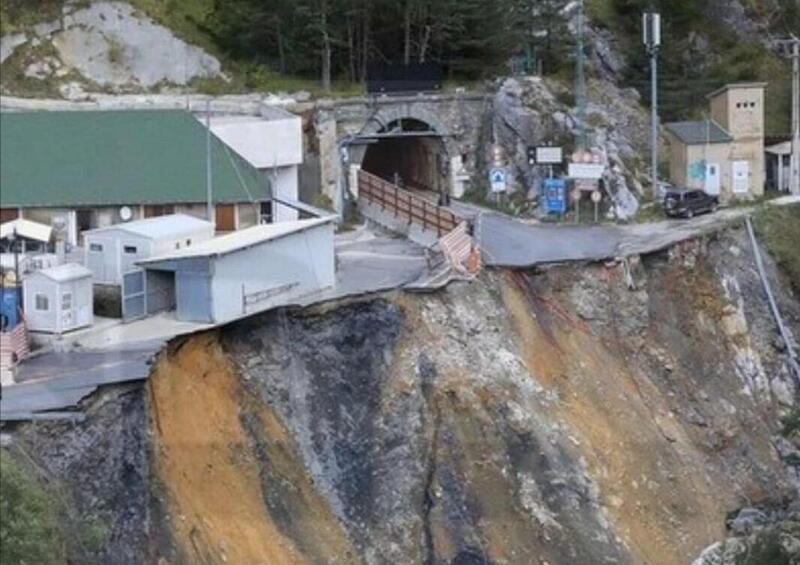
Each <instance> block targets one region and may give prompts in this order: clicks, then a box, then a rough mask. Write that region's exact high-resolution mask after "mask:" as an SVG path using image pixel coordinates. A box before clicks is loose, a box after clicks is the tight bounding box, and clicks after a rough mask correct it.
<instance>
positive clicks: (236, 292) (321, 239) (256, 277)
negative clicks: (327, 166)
mask: <svg viewBox="0 0 800 565" xmlns="http://www.w3.org/2000/svg"><path fill="white" fill-rule="evenodd" d="M334 219H335V216H331V217H328V218H314V219H310V220H297V221H287V222H280V223H276V224H264V225H260V226H254V227H251V228H247V229H244V230H240V231H238V232H234V233H230V234H227V235H224V236H221V237H217V238H215V239H213V240H211V241H207V242H205V243H201V244H199V245H193V246H191V247H188V248H183V249H178V250H174V251H170V252H167V253H165V254H162V255H158V256H153V257H151V258H149V259H146V260H144V261H140V262H139V265H141V266H142V267H143V268H144V269H145V270H146V271H147V277H146V279H148V280H149V279H150V278H152V277H151V274H152V273H153V272H157V273H162V274H163V273H164V272H168V273H173V274H174V283H173V284H174V296H175V307H176V317H177V318H178V319H179V320H181V321H187V322H203V323H212V324H220V323H225V322H228V321H230V320H234V319H236V318H240V317H242V316H246V315H248V314H253V313H256V312H262V311H264V310H267V309H270V308H274V307H277V306H283V305H288V304H292V303H294V302H296V301H297V300H298V299H300V298H302V297H305V296H310V295H312V294H314V293H316V292H319V291H321V290H324V289H328V288H331V287H333V285H334V284H335V266H334V264H335V261H334V237H333V234H334V221H333V220H334ZM147 294H148V291H147V290H145V295H147ZM146 309H147V308H146Z"/></svg>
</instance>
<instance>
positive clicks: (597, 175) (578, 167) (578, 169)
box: [569, 163, 605, 180]
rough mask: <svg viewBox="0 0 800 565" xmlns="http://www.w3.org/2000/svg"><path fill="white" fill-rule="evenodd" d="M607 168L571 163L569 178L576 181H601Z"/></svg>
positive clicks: (598, 165)
mask: <svg viewBox="0 0 800 565" xmlns="http://www.w3.org/2000/svg"><path fill="white" fill-rule="evenodd" d="M604 170H605V167H604V166H603V165H600V164H597V163H570V164H569V176H570V177H572V178H574V179H589V180H600V179H601V178H603V171H604Z"/></svg>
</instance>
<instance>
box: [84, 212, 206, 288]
mask: <svg viewBox="0 0 800 565" xmlns="http://www.w3.org/2000/svg"><path fill="white" fill-rule="evenodd" d="M213 237H214V224H213V223H211V222H208V221H206V220H201V219H200V218H195V217H194V216H189V215H187V214H170V215H168V216H158V217H155V218H148V219H146V220H137V221H134V222H128V223H126V224H115V225H113V226H108V227H105V228H98V229H94V230H90V231H87V232H84V243H85V254H86V259H85V265H86V266H87V267H88V268H89V269H90V270H91V272H92V275H93V277H94V282H95V284H107V285H121V284H122V278H123V275H124V274H125V273H128V272H130V271H135V270H138V267H137V266H136V263H137V262H138V261H141V260H142V259H146V258H148V257H152V256H154V255H161V254H164V253H168V252H171V251H178V250H181V249H184V248H186V247H191V246H193V245H197V244H198V243H203V242H204V241H208V240H209V239H211V238H213Z"/></svg>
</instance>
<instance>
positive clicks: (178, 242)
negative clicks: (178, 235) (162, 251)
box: [175, 241, 181, 249]
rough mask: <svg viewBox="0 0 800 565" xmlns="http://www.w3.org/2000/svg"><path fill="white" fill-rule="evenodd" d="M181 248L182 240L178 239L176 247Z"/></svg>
mask: <svg viewBox="0 0 800 565" xmlns="http://www.w3.org/2000/svg"><path fill="white" fill-rule="evenodd" d="M180 248H181V242H180V241H176V242H175V249H180Z"/></svg>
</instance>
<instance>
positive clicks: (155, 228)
mask: <svg viewBox="0 0 800 565" xmlns="http://www.w3.org/2000/svg"><path fill="white" fill-rule="evenodd" d="M108 230H123V231H126V232H129V233H133V234H136V235H139V236H142V237H145V238H147V239H161V238H164V237H170V236H175V235H182V234H188V233H195V232H198V231H206V230H209V231H211V232H212V233H213V231H214V224H212V223H211V222H208V221H206V220H202V219H200V218H195V217H194V216H190V215H188V214H168V215H166V216H157V217H155V218H146V219H144V220H135V221H133V222H127V223H123V224H113V225H110V226H105V227H102V228H96V229H93V230H89V231H86V232H84V233H85V234H94V233H100V232H104V231H108Z"/></svg>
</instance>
